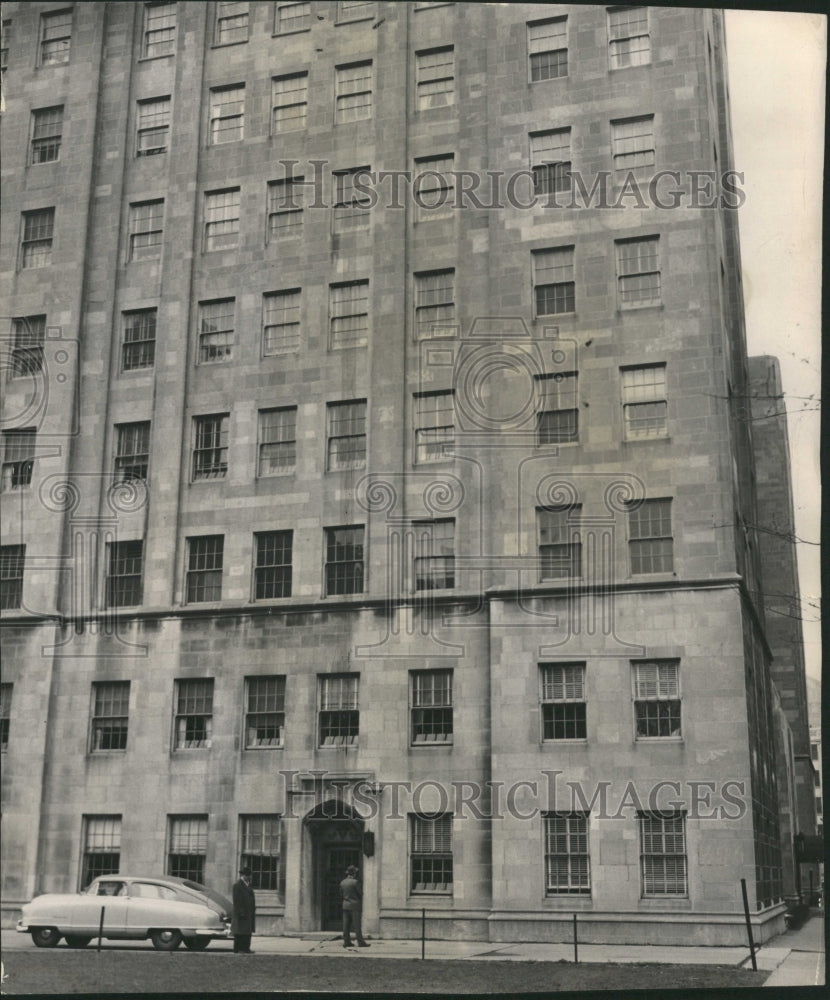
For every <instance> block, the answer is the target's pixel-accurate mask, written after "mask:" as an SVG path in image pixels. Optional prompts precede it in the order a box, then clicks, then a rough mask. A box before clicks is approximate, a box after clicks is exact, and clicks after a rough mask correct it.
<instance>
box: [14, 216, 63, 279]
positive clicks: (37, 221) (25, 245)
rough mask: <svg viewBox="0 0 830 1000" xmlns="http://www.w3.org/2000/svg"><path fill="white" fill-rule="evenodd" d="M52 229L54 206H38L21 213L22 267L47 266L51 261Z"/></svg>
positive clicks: (53, 224)
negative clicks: (35, 209)
mask: <svg viewBox="0 0 830 1000" xmlns="http://www.w3.org/2000/svg"><path fill="white" fill-rule="evenodd" d="M54 230H55V210H54V208H40V209H38V210H37V211H34V212H24V213H23V238H22V240H21V245H20V266H21V267H22V268H29V267H48V266H49V264H51V263H52V238H53V236H54Z"/></svg>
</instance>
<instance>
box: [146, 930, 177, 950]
mask: <svg viewBox="0 0 830 1000" xmlns="http://www.w3.org/2000/svg"><path fill="white" fill-rule="evenodd" d="M150 940H151V941H152V942H153V947H154V948H155V949H156V950H157V951H175V950H176V949H177V948H178V947H179V945H180V944H181V943H182V935H181V932H180V931H174V930H163V931H150Z"/></svg>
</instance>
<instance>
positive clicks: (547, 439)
mask: <svg viewBox="0 0 830 1000" xmlns="http://www.w3.org/2000/svg"><path fill="white" fill-rule="evenodd" d="M577 379H578V375H577V373H576V372H561V373H558V374H556V375H536V376H535V383H536V390H537V394H538V397H537V398H538V400H539V410H538V412H537V414H536V444H537V445H543V444H562V443H563V442H566V441H576V440H578V438H579V398H578V396H577Z"/></svg>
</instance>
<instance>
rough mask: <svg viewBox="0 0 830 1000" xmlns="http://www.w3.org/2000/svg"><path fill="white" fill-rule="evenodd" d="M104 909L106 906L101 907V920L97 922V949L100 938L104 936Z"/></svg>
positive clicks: (99, 946)
mask: <svg viewBox="0 0 830 1000" xmlns="http://www.w3.org/2000/svg"><path fill="white" fill-rule="evenodd" d="M104 910H106V906H102V907H101V921H100V923H99V924H98V951H100V950H101V938H102V937H103V936H104Z"/></svg>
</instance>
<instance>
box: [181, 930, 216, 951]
mask: <svg viewBox="0 0 830 1000" xmlns="http://www.w3.org/2000/svg"><path fill="white" fill-rule="evenodd" d="M209 944H210V938H209V937H208V936H207V935H206V934H197V935H196V937H189V938H185V939H184V946H185V948H188V949H189V950H190V951H204V950H205V948H207V946H208V945H209Z"/></svg>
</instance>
